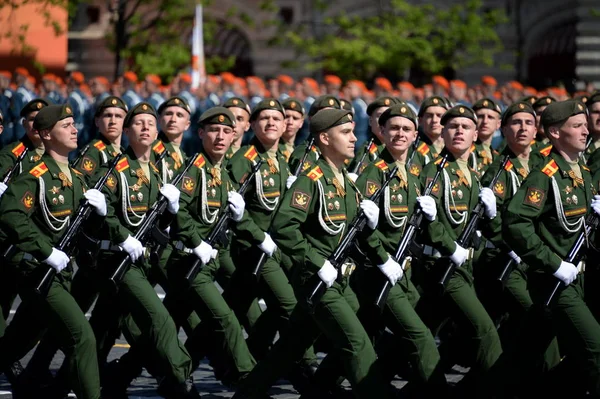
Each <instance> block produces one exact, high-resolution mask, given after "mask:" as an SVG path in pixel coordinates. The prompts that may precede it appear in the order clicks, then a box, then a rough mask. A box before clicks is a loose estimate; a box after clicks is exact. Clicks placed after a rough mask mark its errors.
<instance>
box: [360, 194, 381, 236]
mask: <svg viewBox="0 0 600 399" xmlns="http://www.w3.org/2000/svg"><path fill="white" fill-rule="evenodd" d="M360 209H362V210H363V212H364V213H365V216H366V217H367V226H369V228H370V229H371V230H375V229H376V228H377V223H379V207H378V206H377V205H376V204H375V203H374V202H373V201H371V200H367V199H366V200H362V201H361V202H360Z"/></svg>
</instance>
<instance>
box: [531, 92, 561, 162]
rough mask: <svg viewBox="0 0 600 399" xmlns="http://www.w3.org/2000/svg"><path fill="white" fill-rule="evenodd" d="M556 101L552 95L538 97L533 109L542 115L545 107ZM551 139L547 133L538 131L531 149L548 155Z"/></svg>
mask: <svg viewBox="0 0 600 399" xmlns="http://www.w3.org/2000/svg"><path fill="white" fill-rule="evenodd" d="M554 102H556V100H555V99H554V98H553V97H550V96H544V97H540V98H538V99H537V100H536V101H535V102H534V103H533V104H532V107H533V110H534V111H535V112H536V114H538V115H541V114H542V112H543V111H544V109H545V108H546V107H547V106H548V105H550V104H552V103H554ZM549 146H550V139H548V137H546V135H545V134H543V133H541V132H539V131H538V134H537V136H535V137H534V140H533V142H532V143H531V151H532V152H534V153H538V152H539V153H542V155H544V156H545V157H546V156H548V154H549V153H550V148H551V146H550V147H549Z"/></svg>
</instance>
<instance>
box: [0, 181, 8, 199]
mask: <svg viewBox="0 0 600 399" xmlns="http://www.w3.org/2000/svg"><path fill="white" fill-rule="evenodd" d="M7 188H8V186H7V185H6V184H4V183H0V197H2V194H4V192H5V191H6V189H7Z"/></svg>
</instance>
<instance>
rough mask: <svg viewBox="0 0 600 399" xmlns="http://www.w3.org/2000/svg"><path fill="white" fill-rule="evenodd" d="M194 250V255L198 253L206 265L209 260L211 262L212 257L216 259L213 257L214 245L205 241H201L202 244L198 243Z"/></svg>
mask: <svg viewBox="0 0 600 399" xmlns="http://www.w3.org/2000/svg"><path fill="white" fill-rule="evenodd" d="M192 251H193V252H194V255H196V256H197V257H198V259H200V261H201V262H202V264H204V265H206V264H207V263H208V262H210V260H211V259H214V258H213V251H214V249H213V247H212V246H210V245H209V244H208V243H206V242H204V241H202V242H201V243H200V245H198V246H197V247H196V248H194V249H193V250H192Z"/></svg>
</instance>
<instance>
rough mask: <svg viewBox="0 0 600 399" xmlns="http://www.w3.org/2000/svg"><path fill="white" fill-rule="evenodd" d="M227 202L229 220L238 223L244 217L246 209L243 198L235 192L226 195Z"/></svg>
mask: <svg viewBox="0 0 600 399" xmlns="http://www.w3.org/2000/svg"><path fill="white" fill-rule="evenodd" d="M227 202H229V210H230V211H231V218H232V219H233V221H234V222H239V221H240V220H242V217H243V216H244V209H245V208H246V202H245V201H244V197H242V196H241V195H240V194H238V193H236V192H235V191H230V192H228V193H227Z"/></svg>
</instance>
